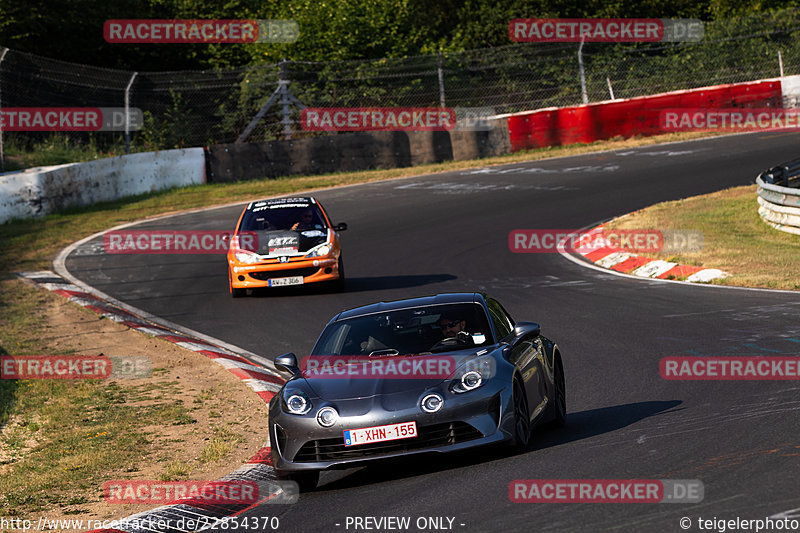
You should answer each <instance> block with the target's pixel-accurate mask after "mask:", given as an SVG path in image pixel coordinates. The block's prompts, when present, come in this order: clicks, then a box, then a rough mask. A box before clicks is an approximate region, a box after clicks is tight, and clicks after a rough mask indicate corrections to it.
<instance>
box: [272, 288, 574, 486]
mask: <svg viewBox="0 0 800 533" xmlns="http://www.w3.org/2000/svg"><path fill="white" fill-rule="evenodd" d="M275 366H276V367H278V368H279V369H281V370H284V371H286V372H289V373H291V374H292V378H291V379H289V381H287V383H286V384H285V385H284V387H283V388H282V389H281V390H280V392H278V394H276V395H275V397H274V398H273V399H272V401H271V402H270V405H269V422H270V423H269V426H270V440H271V442H272V447H271V449H272V462H273V465H274V466H275V469H276V472H277V474H278V476H279V477H280V478H283V479H290V480H294V481H297V482H298V484H299V485H300V489H301V490H310V489H313V488H314V487H315V486H316V484H317V482H318V480H319V472H320V471H321V470H325V469H332V468H350V467H353V466H357V465H363V464H365V463H367V462H370V461H373V460H376V459H385V458H389V457H396V456H402V455H410V454H419V453H431V452H451V451H455V450H462V449H465V448H472V447H476V446H484V445H488V444H498V443H506V444H508V445H510V447H512V448H515V449H517V450H523V449H525V448H526V447H527V444H528V441H529V439H530V434H531V431H532V429H533V428H534V427H535V426H536V425H539V424H541V423H546V422H549V423H550V424H551V425H553V426H561V425H563V424H564V423H565V421H566V390H565V382H564V368H563V365H562V361H561V353H560V351H559V348H558V346H557V345H556V344H555V343H553V342H552V341H550V340H549V339H547V338H546V337H544V336H543V335H541V333H540V328H539V325H538V324H535V323H533V322H515V321H514V320H513V319H512V318H511V316H510V315H509V314H508V312H506V310H505V309H504V308H503V306H502V305H500V303H499V302H498V301H497V300H495V299H493V298H491V297H490V296H488V295H486V294H483V293H457V294H439V295H436V296H427V297H422V298H413V299H407V300H399V301H394V302H380V303H376V304H372V305H367V306H364V307H358V308H356V309H351V310H349V311H344V312H341V313H339V314H338V315H336V316H335V317H333V319H332V320H331V321H330V322H329V323H328V325H327V326H326V327H325V329H324V331H323V332H322V334H321V335H320V337H319V339H318V340H317V342H316V344H315V345H314V348H313V350H312V352H311V354H310V355H309V356H307V357H304V358H303V359H302V360H301V361H298V360H297V357H296V356H295V355H294V354H293V353H288V354H284V355H281V356H279V357H277V358H275Z"/></svg>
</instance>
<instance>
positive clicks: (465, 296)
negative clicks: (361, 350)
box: [331, 292, 483, 322]
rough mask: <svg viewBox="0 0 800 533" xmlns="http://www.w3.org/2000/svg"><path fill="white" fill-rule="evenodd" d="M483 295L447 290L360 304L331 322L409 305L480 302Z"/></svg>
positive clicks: (423, 305) (406, 307)
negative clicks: (440, 292)
mask: <svg viewBox="0 0 800 533" xmlns="http://www.w3.org/2000/svg"><path fill="white" fill-rule="evenodd" d="M482 300H483V296H482V295H481V294H480V293H477V292H448V293H443V294H435V295H431V296H421V297H419V298H406V299H404V300H393V301H390V302H378V303H374V304H369V305H362V306H361V307H355V308H353V309H348V310H347V311H342V312H341V313H339V314H338V315H336V316H335V317H333V319H331V322H333V321H337V320H345V319H347V318H353V317H357V316H363V315H371V314H374V313H384V312H389V311H398V310H400V309H409V308H411V307H425V306H429V305H445V304H468V303H473V302H480V301H482Z"/></svg>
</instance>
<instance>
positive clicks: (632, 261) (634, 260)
mask: <svg viewBox="0 0 800 533" xmlns="http://www.w3.org/2000/svg"><path fill="white" fill-rule="evenodd" d="M653 261H655V259H651V258H649V257H641V256H638V255H634V256H633V257H629V258H628V259H626V260H625V261H622V262H621V263H617V264H616V265H614V266H612V267H611V270H616V271H617V272H625V273H626V274H628V273H630V272H632V271H633V270H635V269H637V268H639V267H640V266H642V265H646V264H647V263H652V262H653Z"/></svg>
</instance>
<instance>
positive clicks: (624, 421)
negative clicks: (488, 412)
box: [317, 400, 681, 491]
mask: <svg viewBox="0 0 800 533" xmlns="http://www.w3.org/2000/svg"><path fill="white" fill-rule="evenodd" d="M680 404H681V402H680V401H679V400H670V401H651V402H636V403H628V404H623V405H615V406H612V407H602V408H599V409H590V410H588V411H580V412H578V413H568V414H567V425H566V426H565V427H563V428H561V429H556V430H549V429H547V428H544V427H539V428H537V429H536V430H535V431H534V436H533V439H531V445H530V446H529V448H528V451H526V452H524V453H535V452H536V451H538V450H543V449H546V448H549V447H551V446H559V445H562V444H567V443H570V442H574V441H579V440H583V439H587V438H591V437H595V436H598V435H602V434H605V433H610V432H612V431H616V430H619V429H622V428H624V427H626V426H629V425H631V424H634V423H636V422H638V421H640V420H643V419H645V418H649V417H651V416H656V415H659V414H662V413H664V412H666V411H668V410H670V409H672V408H674V407H677V406H678V405H680ZM513 457H516V456H515V455H511V454H509V452H507V451H505V450H504V449H503V448H502V447H501V446H492V447H486V448H478V449H475V450H468V451H463V452H455V453H452V454H435V453H434V454H425V455H417V456H415V457H407V458H400V459H390V460H386V461H381V462H379V463H376V464H374V465H370V466H368V467H366V468H359V469H357V470H356V471H354V472H353V473H351V474H345V475H344V477H339V476H342V475H343V474H344V472H339V473H324V474H323V476H324V477H323V478H322V482H323V483H324V484H323V485H322V486H321V487H320V488H318V489H317V491H327V490H340V489H347V488H353V487H359V486H362V485H370V484H372V483H383V482H386V481H392V480H396V479H404V478H408V477H415V476H419V475H426V474H432V473H436V472H441V471H445V470H453V469H456V468H467V467H470V466H474V465H478V464H482V463H487V462H491V461H504V460H510V459H513ZM325 477H329V478H330V477H339V478H338V479H334V480H332V481H330V482H326V481H325Z"/></svg>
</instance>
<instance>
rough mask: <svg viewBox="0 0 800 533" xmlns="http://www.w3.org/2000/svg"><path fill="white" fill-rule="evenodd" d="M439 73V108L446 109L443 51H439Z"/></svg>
mask: <svg viewBox="0 0 800 533" xmlns="http://www.w3.org/2000/svg"><path fill="white" fill-rule="evenodd" d="M437 70H438V73H439V106H440V107H445V105H444V71H442V51H441V50H439V66H438V68H437Z"/></svg>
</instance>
